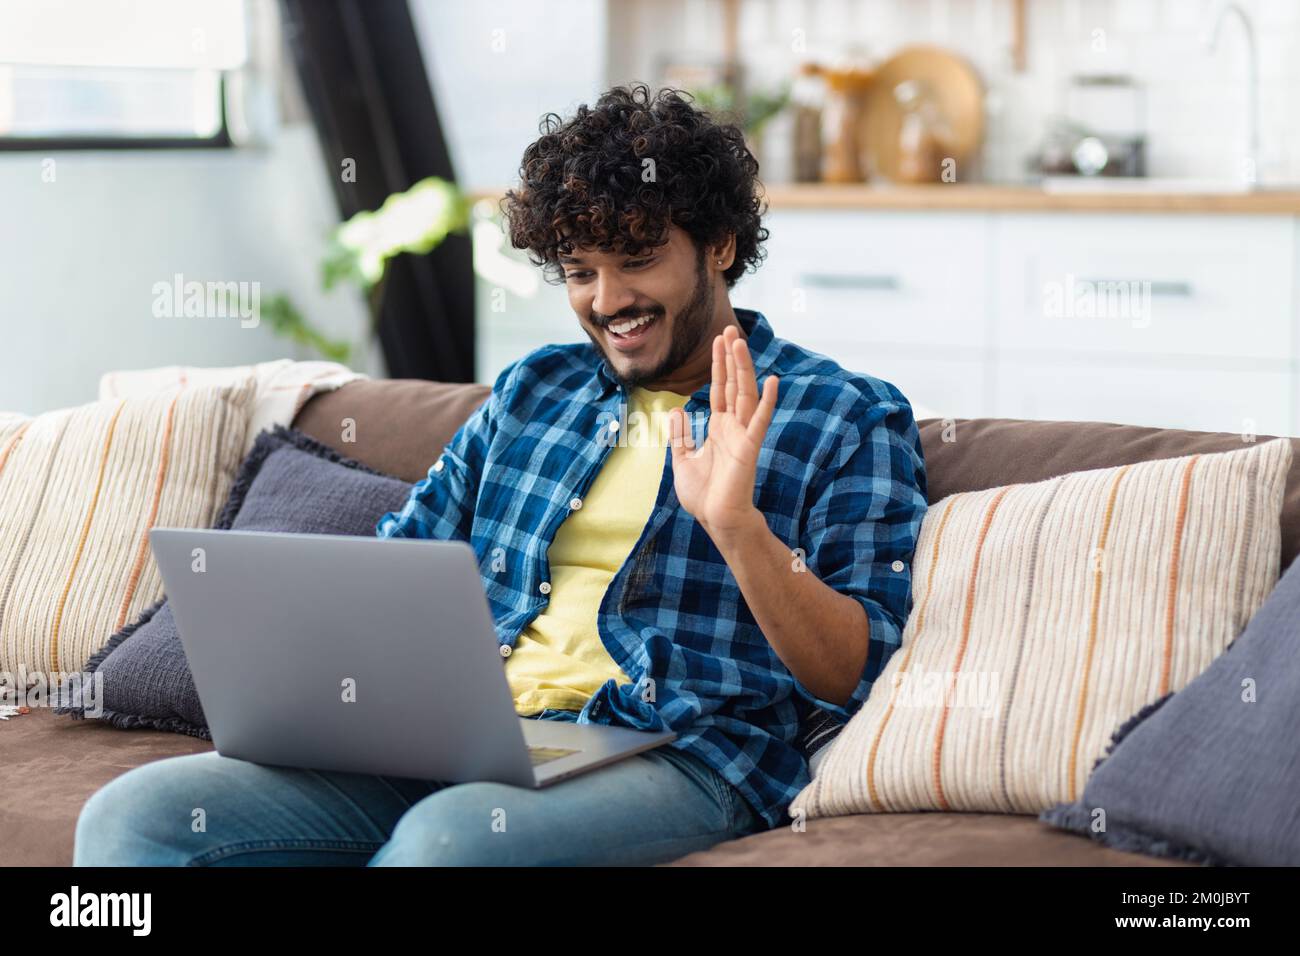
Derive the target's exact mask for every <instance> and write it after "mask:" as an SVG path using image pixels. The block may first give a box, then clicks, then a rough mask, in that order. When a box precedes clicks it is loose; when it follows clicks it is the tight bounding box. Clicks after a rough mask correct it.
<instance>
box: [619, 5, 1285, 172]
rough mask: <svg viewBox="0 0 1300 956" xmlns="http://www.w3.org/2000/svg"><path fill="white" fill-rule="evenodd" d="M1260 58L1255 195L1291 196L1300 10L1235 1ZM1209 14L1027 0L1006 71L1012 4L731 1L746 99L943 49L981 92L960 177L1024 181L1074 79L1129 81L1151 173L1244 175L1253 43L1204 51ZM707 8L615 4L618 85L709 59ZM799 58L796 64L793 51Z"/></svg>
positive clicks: (1230, 39) (1226, 37) (715, 10)
mask: <svg viewBox="0 0 1300 956" xmlns="http://www.w3.org/2000/svg"><path fill="white" fill-rule="evenodd" d="M1240 2H1241V6H1242V7H1243V8H1244V9H1245V10H1246V12H1247V14H1248V15H1249V16H1250V18H1251V20H1252V22H1253V24H1254V27H1255V36H1256V42H1257V45H1258V62H1259V94H1260V100H1259V102H1260V155H1259V169H1258V178H1259V181H1260V182H1261V183H1262V184H1265V185H1269V184H1281V183H1296V182H1300V109H1297V99H1298V98H1300V0H1240ZM1212 6H1213V4H1212V3H1211V2H1210V0H1026V2H1025V9H1026V22H1027V26H1026V38H1025V43H1026V65H1025V69H1024V71H1023V72H1016V71H1015V70H1014V69H1013V68H1012V62H1011V40H1012V34H1013V28H1012V24H1013V5H1012V3H1011V2H1010V0H740V5H739V9H740V23H739V30H740V38H739V39H740V43H739V48H740V55H741V58H742V61H743V62H744V65H745V67H746V71H747V75H748V76H750V77H751V78H752V80H753V82H754V83H755V85H758V86H762V85H767V84H775V83H776V82H777V81H779V80H780V79H781V78H784V77H788V76H790V75H791V74H792V71H793V70H794V68H795V67H796V66H797V64H798V63H799V62H800V61H802V60H805V59H823V60H834V59H836V58H838V57H840V56H842V55H844V54H845V53H848V52H850V51H852V50H857V51H859V52H862V53H865V54H867V55H869V56H871V57H873V58H884V57H886V56H888V55H889V54H890V53H892V52H893V51H895V50H897V49H898V48H900V47H902V46H905V45H907V44H911V43H928V44H936V45H939V46H943V47H947V48H949V49H951V50H954V51H955V52H958V53H960V54H961V55H963V56H964V57H966V58H967V59H968V60H969V61H970V62H971V63H972V65H973V66H974V67H975V68H976V70H977V71H978V72H979V74H980V75H981V77H983V79H984V81H985V83H986V85H987V90H988V95H987V97H986V115H987V131H986V137H985V148H984V151H983V155H982V158H981V164H980V168H979V169H978V170H972V171H970V176H969V177H964V178H976V177H978V178H983V179H990V180H998V181H1007V180H1010V181H1017V180H1020V179H1023V178H1024V177H1025V160H1026V157H1027V156H1029V155H1030V154H1032V153H1034V152H1035V151H1036V149H1037V147H1038V145H1039V143H1040V141H1041V138H1042V135H1043V132H1044V130H1045V128H1046V125H1047V122H1048V120H1049V118H1050V117H1052V116H1053V115H1054V114H1056V113H1058V112H1060V110H1061V108H1062V106H1063V104H1064V97H1065V89H1066V81H1067V79H1068V78H1069V77H1070V76H1071V75H1073V74H1080V73H1089V74H1097V73H1107V74H1125V75H1129V76H1131V77H1133V78H1134V79H1135V80H1137V81H1138V82H1139V83H1141V84H1142V85H1143V87H1144V88H1145V98H1146V130H1147V138H1148V154H1147V157H1148V174H1149V175H1151V176H1161V177H1163V176H1177V177H1182V176H1186V177H1195V178H1208V179H1227V178H1233V177H1235V175H1236V174H1237V170H1238V167H1239V163H1240V156H1241V151H1242V147H1243V143H1244V140H1245V133H1246V96H1247V94H1246V73H1247V70H1246V53H1245V51H1246V42H1245V35H1244V33H1243V32H1242V30H1241V29H1240V24H1239V23H1238V22H1236V21H1235V20H1233V19H1231V18H1230V19H1229V20H1228V21H1227V22H1226V23H1224V25H1223V29H1222V33H1221V35H1220V37H1219V43H1218V47H1217V50H1216V52H1214V53H1213V54H1210V53H1207V52H1206V51H1205V47H1204V43H1203V41H1202V35H1203V30H1204V29H1205V28H1206V26H1207V25H1208V16H1209V13H1210V10H1211V8H1212ZM722 10H723V5H722V4H720V3H718V2H716V0H612V2H611V3H610V6H609V9H608V14H609V47H608V51H607V58H608V64H609V65H608V73H609V79H610V81H611V82H623V81H626V80H630V79H649V80H652V81H653V80H656V79H657V78H658V71H659V64H660V63H662V62H663V60H664V59H665V58H673V59H683V58H690V57H698V58H700V59H705V60H707V59H716V58H717V57H718V56H719V55H720V53H721V43H722V41H721V36H722V32H723V23H722V16H723V14H722ZM799 45H802V48H803V51H802V52H796V50H795V47H796V46H799Z"/></svg>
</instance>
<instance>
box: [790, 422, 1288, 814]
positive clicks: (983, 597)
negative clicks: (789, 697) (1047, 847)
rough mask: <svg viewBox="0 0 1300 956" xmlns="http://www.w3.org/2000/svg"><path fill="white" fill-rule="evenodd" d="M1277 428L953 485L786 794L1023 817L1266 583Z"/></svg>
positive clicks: (824, 802) (1231, 628) (1191, 668)
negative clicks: (1226, 447) (813, 765)
mask: <svg viewBox="0 0 1300 956" xmlns="http://www.w3.org/2000/svg"><path fill="white" fill-rule="evenodd" d="M1291 459H1292V449H1291V445H1290V443H1289V442H1287V441H1284V440H1281V439H1279V440H1275V441H1270V442H1262V443H1258V444H1255V445H1247V446H1246V447H1244V448H1242V449H1239V450H1237V451H1232V452H1223V453H1220V454H1211V455H1192V456H1188V457H1185V458H1174V459H1164V460H1160V461H1154V462H1145V463H1142V464H1137V465H1124V466H1121V467H1119V468H1111V469H1097V470H1093V471H1084V472H1075V473H1073V474H1069V475H1064V476H1061V477H1059V478H1055V479H1051V480H1049V481H1045V482H1036V483H1031V484H1024V485H1014V486H1004V487H1002V488H994V489H987V490H985V491H978V492H965V493H961V494H956V495H951V496H949V497H948V498H946V499H944V500H943V501H940V502H939V503H938V504H936V505H935V506H934V507H932V508H931V509H930V510H929V512H928V513H927V514H926V517H925V521H924V522H923V524H922V527H921V534H920V538H919V540H918V542H917V547H916V555H915V557H914V559H913V566H912V573H913V580H914V581H915V582H916V585H915V590H916V594H915V606H914V610H913V612H912V614H911V615H910V616H909V617H908V620H907V624H906V627H905V628H904V631H903V642H902V647H901V648H900V649H899V650H898V651H897V652H896V653H895V654H894V655H893V656H892V657H891V658H890V660H889V663H888V664H887V665H886V667H885V670H884V671H883V672H882V673H881V676H880V679H879V680H878V681H877V683H876V685H875V687H874V688H873V690H872V693H871V695H870V697H869V698H868V699H867V701H866V702H865V703H864V704H863V705H862V707H861V709H860V710H859V711H858V712H857V713H856V714H855V715H854V717H853V718H852V720H850V721H849V722H848V724H847V725H846V726H845V728H844V730H843V731H842V732H841V733H840V734H839V736H838V737H837V738H836V739H835V741H834V743H832V744H831V746H830V749H829V751H828V752H827V753H826V756H825V759H824V762H823V763H822V765H821V767H820V768H819V771H818V774H817V776H816V777H814V778H813V780H812V783H810V784H809V785H808V786H807V787H806V788H805V789H804V790H803V791H802V792H801V793H800V794H799V795H798V796H797V797H796V798H795V800H794V802H793V803H792V804H791V808H790V811H791V814H792V815H794V816H796V817H797V815H798V814H800V813H804V814H807V816H809V817H817V816H829V815H837V814H844V813H860V812H905V811H912V810H961V811H983V812H1004V813H1037V812H1039V811H1041V810H1043V809H1045V808H1046V807H1048V806H1050V805H1051V804H1052V803H1055V802H1058V801H1061V800H1073V799H1074V798H1075V796H1076V795H1077V793H1078V792H1079V791H1080V790H1081V789H1082V787H1083V784H1084V782H1085V781H1086V779H1087V775H1088V772H1089V771H1090V770H1091V768H1092V765H1093V763H1094V762H1095V761H1096V759H1097V758H1098V757H1099V756H1101V754H1102V752H1103V749H1104V747H1105V745H1106V742H1107V740H1109V739H1110V735H1111V734H1112V733H1113V732H1114V730H1115V728H1116V727H1117V726H1118V725H1119V724H1120V723H1121V722H1122V721H1124V720H1126V719H1127V718H1128V717H1130V716H1132V715H1133V714H1134V713H1136V712H1137V711H1138V710H1139V709H1141V707H1143V706H1144V705H1146V704H1148V703H1150V702H1152V701H1154V700H1156V699H1158V698H1160V697H1161V696H1162V695H1164V694H1165V693H1168V692H1169V691H1170V690H1171V689H1173V690H1176V689H1178V688H1180V687H1183V686H1185V685H1186V684H1187V683H1188V682H1190V681H1191V680H1192V679H1193V678H1195V677H1196V676H1197V675H1198V674H1199V673H1201V672H1202V671H1203V670H1204V669H1205V668H1206V667H1208V666H1209V665H1210V663H1211V661H1213V660H1214V658H1215V657H1217V656H1218V655H1219V654H1220V653H1222V652H1223V650H1224V649H1225V648H1226V647H1227V646H1228V644H1229V643H1230V642H1231V641H1232V639H1233V638H1234V637H1236V636H1237V635H1238V634H1239V633H1241V631H1242V630H1243V629H1244V628H1245V626H1246V624H1247V623H1248V622H1249V620H1250V618H1251V616H1252V615H1253V614H1254V613H1255V611H1256V610H1257V609H1258V607H1259V606H1260V604H1262V603H1263V601H1264V599H1265V597H1266V596H1267V595H1268V592H1269V591H1270V590H1271V589H1272V587H1273V585H1274V584H1275V583H1276V580H1277V567H1278V550H1279V524H1278V513H1279V510H1280V508H1281V504H1282V493H1283V487H1284V484H1285V481H1286V475H1287V471H1288V469H1289V468H1290V465H1291Z"/></svg>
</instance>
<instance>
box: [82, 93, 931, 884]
mask: <svg viewBox="0 0 1300 956" xmlns="http://www.w3.org/2000/svg"><path fill="white" fill-rule="evenodd" d="M541 132H542V136H541V137H540V138H539V139H538V140H537V141H536V142H535V143H533V144H532V145H531V146H529V147H528V149H527V150H526V151H525V153H524V158H523V163H522V165H521V169H520V175H521V182H520V184H519V187H518V188H517V189H515V190H512V191H511V192H509V193H508V194H507V196H506V199H505V200H504V212H505V214H506V217H507V220H508V222H509V229H510V236H511V240H512V242H513V244H514V245H515V246H516V247H517V248H521V249H527V250H528V251H529V253H530V255H531V256H532V258H533V259H534V261H535V262H536V263H537V264H539V265H540V266H542V267H543V268H544V269H545V270H546V271H547V272H548V274H549V275H551V276H552V277H554V279H555V280H556V281H559V282H563V283H564V285H565V287H566V289H567V291H568V296H569V301H570V304H571V305H572V307H573V310H574V312H575V314H576V315H577V318H578V321H579V323H580V324H581V326H582V328H583V330H584V331H585V332H586V334H587V336H588V338H589V339H590V344H587V343H583V344H581V345H557V346H550V347H547V348H543V349H540V350H537V351H535V352H533V353H531V354H529V355H527V356H525V357H524V358H522V359H521V360H519V361H518V362H516V363H514V364H513V365H511V366H510V367H509V368H507V369H506V370H505V371H504V372H502V373H501V375H500V377H499V378H498V379H497V381H496V384H495V386H494V388H493V390H492V394H491V395H490V397H489V398H488V400H487V401H486V403H485V404H484V405H483V406H482V407H481V408H479V409H478V411H477V412H475V413H474V415H473V416H471V418H470V420H469V421H468V422H467V423H466V424H465V425H464V426H463V427H462V428H461V429H460V431H459V432H458V433H457V434H456V436H455V437H454V438H453V439H452V441H451V443H450V444H448V445H447V446H446V447H445V448H444V449H443V451H442V454H441V455H440V457H439V458H438V459H437V461H436V462H435V463H434V464H433V466H432V468H431V469H430V471H429V474H428V476H427V477H426V478H425V479H423V480H422V481H420V482H418V483H417V484H416V485H415V486H414V487H413V488H412V491H411V495H410V497H409V499H408V501H407V502H406V504H405V506H404V507H403V508H402V510H401V511H400V512H396V513H389V514H386V515H384V516H383V517H382V518H381V519H380V521H379V523H378V526H377V529H376V530H377V533H378V534H379V535H380V536H390V537H431V538H456V539H461V540H464V541H467V542H469V543H470V544H471V545H472V546H473V548H474V550H475V552H476V553H477V555H478V558H479V562H480V567H481V571H482V577H483V581H484V585H485V587H486V590H487V595H488V599H489V603H490V606H491V609H492V612H493V616H494V619H495V622H496V628H497V636H498V640H499V643H500V648H501V654H502V657H503V659H504V667H505V673H506V676H507V678H508V681H509V684H510V687H511V691H512V693H513V695H514V700H515V705H516V710H517V711H518V712H519V713H520V714H522V715H524V716H529V717H534V718H536V719H542V720H578V721H590V722H597V723H607V724H617V725H621V726H628V727H633V728H638V729H645V730H661V729H671V730H674V731H676V732H677V735H678V736H677V739H676V740H675V741H674V742H673V743H672V744H671V745H669V746H664V747H660V748H657V749H655V750H653V751H650V752H648V753H646V754H643V755H638V756H635V757H631V758H628V759H626V760H623V761H619V762H617V763H615V764H613V765H610V766H608V767H604V768H601V769H598V770H595V771H591V772H589V773H587V774H583V775H580V776H578V777H575V778H572V779H570V780H566V781H563V782H561V783H559V784H556V785H554V786H552V787H548V788H546V789H543V790H540V791H538V790H531V789H526V788H519V787H510V786H506V785H503V784H496V783H468V784H458V785H445V784H442V783H439V782H436V781H415V780H404V779H392V778H381V777H373V776H366V775H357V774H337V773H320V772H315V771H301V770H290V769H284V768H272V767H262V766H258V765H255V764H249V763H245V762H242V761H236V760H227V759H226V758H223V757H220V756H219V755H216V754H201V755H195V756H191V757H179V758H173V759H171V760H164V761H159V762H157V763H154V764H150V765H147V766H145V767H142V768H138V769H136V770H133V771H132V772H130V773H128V774H126V775H124V776H123V777H121V778H119V779H118V780H116V781H114V782H113V783H112V784H110V785H109V786H108V787H106V788H104V790H101V791H100V792H99V793H98V794H96V795H95V796H94V797H92V798H91V800H90V801H89V802H88V803H87V806H86V808H85V810H84V811H83V814H82V818H81V820H80V821H79V825H78V831H77V861H78V863H96V862H119V863H124V862H137V863H189V864H196V863H197V864H211V863H286V862H287V863H353V864H360V863H369V864H372V865H385V864H453V863H469V864H473V863H505V864H530V863H536V864H555V863H561V864H563V863H621V864H631V863H655V862H660V861H663V860H670V859H674V858H676V857H679V856H682V855H684V854H686V853H689V852H691V851H693V850H698V849H704V848H706V847H708V846H711V845H712V844H714V843H717V842H719V841H721V840H725V839H729V838H732V837H736V836H741V835H744V834H747V833H751V832H755V831H758V830H763V829H767V828H770V827H773V826H777V825H780V824H782V823H784V822H786V821H787V820H788V817H787V815H786V807H787V805H788V804H789V802H790V801H791V800H792V799H793V798H794V796H795V795H796V794H797V793H798V792H799V790H800V789H802V787H803V786H804V785H806V784H807V783H808V781H809V771H808V761H807V756H808V754H807V753H806V751H805V749H803V748H802V747H801V740H803V741H806V740H807V739H808V736H809V728H810V727H814V726H816V725H817V723H818V721H819V720H820V721H825V720H829V721H830V722H831V723H832V724H833V725H834V726H839V725H841V724H842V723H843V721H845V720H847V719H848V717H849V716H851V715H852V714H853V713H854V712H855V711H856V710H857V708H858V707H860V706H861V704H862V702H863V701H864V700H865V699H866V697H867V694H868V692H869V691H870V689H871V686H872V683H873V682H874V680H875V679H876V677H877V675H878V674H879V673H880V671H881V669H882V668H883V667H884V665H885V663H886V661H887V660H888V658H889V656H890V654H891V653H892V652H893V650H894V649H895V648H897V646H898V644H899V641H900V634H901V630H902V626H903V623H904V621H905V619H906V617H907V614H908V612H909V610H910V607H911V596H910V577H909V565H910V560H911V557H912V552H913V550H914V549H915V546H916V539H917V535H918V533H919V530H920V523H921V518H922V516H923V514H924V512H925V507H926V496H925V491H926V486H925V468H924V462H923V459H922V452H921V445H920V441H919V436H918V433H917V429H916V425H915V422H914V421H913V418H912V410H911V407H910V405H909V404H908V402H907V400H906V399H905V398H904V397H903V396H902V394H900V393H899V391H898V390H897V389H896V388H894V387H893V386H892V385H890V384H889V383H887V382H883V381H880V380H878V379H875V378H871V377H869V376H866V375H856V374H851V373H849V372H846V371H844V370H843V369H841V368H839V367H838V366H837V365H835V364H834V363H833V362H831V361H830V360H829V359H826V358H824V357H822V356H819V355H815V354H812V353H810V352H807V351H805V350H803V349H800V348H798V347H797V346H795V345H792V344H790V343H788V342H784V341H782V340H780V339H778V338H776V337H774V335H773V332H772V330H771V328H770V326H769V325H768V323H767V320H766V319H765V318H764V316H762V315H761V314H759V313H757V312H753V311H747V310H744V309H735V308H733V307H732V305H731V302H730V299H729V290H730V289H731V287H732V286H733V285H734V284H735V282H736V280H737V279H738V278H739V277H740V276H741V275H742V274H743V273H744V271H745V270H746V269H748V268H753V267H755V266H756V265H757V264H758V262H759V261H760V258H761V255H762V252H761V244H762V241H763V240H764V239H765V238H766V230H764V229H763V227H762V225H761V206H760V201H759V198H758V195H757V191H758V182H757V172H758V164H757V163H756V162H755V160H754V158H753V156H752V155H751V154H750V153H749V151H748V150H747V149H746V147H745V144H744V140H743V137H742V135H741V133H740V131H739V130H738V129H736V128H735V127H733V126H728V125H720V124H718V123H716V122H714V121H713V120H712V119H711V118H710V117H709V116H708V115H706V114H704V113H701V112H698V111H696V110H695V109H694V108H693V107H692V106H691V105H690V104H689V103H688V102H687V101H686V100H685V99H683V98H682V97H680V96H679V95H677V94H676V93H673V92H671V91H663V92H660V93H659V94H658V95H655V96H652V95H651V93H650V91H649V90H647V89H646V88H645V87H644V86H639V85H638V86H634V87H632V88H630V89H625V88H618V89H614V90H611V91H609V92H608V93H606V94H605V95H603V96H602V97H601V98H600V99H599V101H598V102H597V103H596V105H595V106H594V107H591V108H589V107H586V106H583V107H580V108H579V109H578V111H577V114H576V115H575V116H574V117H573V118H572V119H570V120H569V121H567V122H564V121H562V120H561V119H560V118H559V117H557V116H554V115H553V114H552V115H550V116H548V117H547V118H546V119H545V120H544V121H543V124H542V130H541ZM845 321H850V319H849V317H846V318H845ZM196 801H198V802H201V803H202V804H203V805H204V806H205V808H206V809H207V820H208V829H207V831H206V832H205V833H203V834H198V835H196V834H193V833H191V832H189V828H188V827H181V828H177V827H176V826H175V818H176V817H177V815H178V814H179V813H181V811H182V809H183V808H187V807H189V806H190V805H192V804H193V803H195V802H196ZM232 807H237V808H238V810H237V812H227V811H230V810H231V808H232ZM185 813H186V814H187V813H188V810H185ZM185 819H186V820H188V816H186V817H185Z"/></svg>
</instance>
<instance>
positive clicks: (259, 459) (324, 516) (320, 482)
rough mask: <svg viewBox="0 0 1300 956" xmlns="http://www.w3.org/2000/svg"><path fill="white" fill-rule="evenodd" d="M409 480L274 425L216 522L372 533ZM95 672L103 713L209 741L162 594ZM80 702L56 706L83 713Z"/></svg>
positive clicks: (398, 503)
mask: <svg viewBox="0 0 1300 956" xmlns="http://www.w3.org/2000/svg"><path fill="white" fill-rule="evenodd" d="M409 491H410V485H409V484H408V483H407V482H405V481H402V480H401V479H398V478H392V477H389V476H387V475H381V474H378V473H376V472H374V471H371V470H370V469H369V468H367V467H366V466H365V465H362V464H361V463H359V462H357V461H353V460H352V459H350V458H345V457H344V456H342V455H340V454H338V452H336V451H334V450H333V449H331V448H329V447H328V446H326V445H323V444H321V443H320V442H317V441H315V440H314V439H312V438H309V437H307V436H306V435H304V434H302V433H301V432H298V431H294V430H292V429H288V428H285V427H284V426H282V425H277V426H275V428H274V429H271V430H267V431H264V432H262V433H261V434H260V435H259V436H258V437H257V441H256V442H255V443H254V445H253V449H252V451H250V452H249V453H248V457H247V458H246V459H245V460H244V463H243V464H242V465H241V466H240V470H239V474H238V476H237V477H236V479H235V484H234V486H233V487H232V488H231V492H230V496H229V498H228V499H227V501H226V504H225V507H224V508H223V509H222V512H221V516H220V518H219V519H218V520H217V524H216V527H217V528H222V529H235V530H245V531H296V532H302V533H306V534H349V535H373V534H374V533H375V524H376V523H377V522H378V521H379V519H380V518H381V517H382V516H383V515H384V513H385V512H388V511H395V510H399V509H400V508H401V507H402V505H403V504H405V502H406V498H407V495H408V493H409ZM85 670H86V671H87V672H90V673H95V672H98V673H101V674H102V675H103V715H102V716H103V719H104V720H106V721H107V722H109V723H111V724H113V725H114V726H116V727H123V728H130V727H152V728H157V729H159V730H172V731H176V732H177V733H184V734H190V735H192V736H195V737H202V738H205V739H210V737H211V735H210V734H209V732H208V726H207V720H206V719H205V718H204V716H203V708H202V706H201V705H200V704H199V697H198V694H197V693H196V691H195V689H194V679H193V677H192V676H191V675H190V668H189V663H188V662H187V661H186V659H185V651H184V649H183V647H182V646H181V641H180V636H179V635H178V634H177V632H176V622H175V620H174V619H173V617H172V613H171V609H170V608H169V607H168V605H167V601H166V598H164V599H163V600H162V601H160V602H159V603H158V604H155V605H154V606H153V607H151V608H149V609H148V610H146V611H145V612H144V613H143V614H142V615H141V616H140V618H139V619H138V620H136V621H135V622H133V623H131V624H129V625H128V626H127V627H124V628H123V629H122V630H121V631H119V632H118V633H116V634H114V635H113V636H112V637H111V638H110V639H109V641H108V643H107V644H105V645H104V647H103V648H101V649H100V650H99V652H98V653H96V654H95V655H94V656H93V657H91V658H90V661H89V662H88V663H87V664H86V668H85ZM84 703H85V701H81V700H77V699H75V698H74V700H73V706H68V707H61V708H58V709H57V711H56V713H61V714H68V715H70V716H72V717H74V718H77V717H84V716H85V713H84V707H82V706H80V705H81V704H84Z"/></svg>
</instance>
